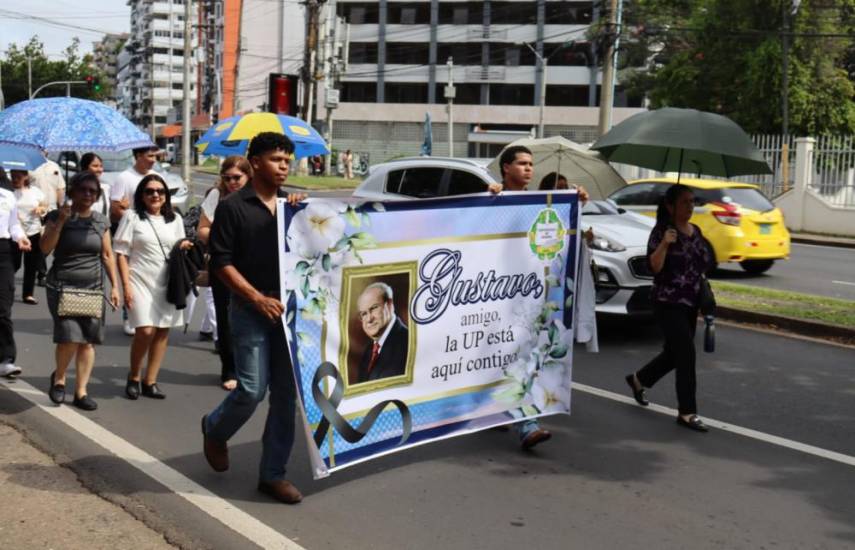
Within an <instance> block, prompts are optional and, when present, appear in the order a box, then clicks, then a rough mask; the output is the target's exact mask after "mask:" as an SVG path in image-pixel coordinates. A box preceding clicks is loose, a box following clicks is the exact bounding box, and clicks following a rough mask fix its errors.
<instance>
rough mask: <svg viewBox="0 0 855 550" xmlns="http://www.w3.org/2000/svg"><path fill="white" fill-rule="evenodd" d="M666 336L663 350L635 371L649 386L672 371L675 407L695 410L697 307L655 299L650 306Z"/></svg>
mask: <svg viewBox="0 0 855 550" xmlns="http://www.w3.org/2000/svg"><path fill="white" fill-rule="evenodd" d="M653 311H654V315H655V316H656V320H657V321H658V322H659V326H660V328H661V329H662V334H663V335H664V336H665V345H664V346H663V347H662V351H661V352H660V353H659V355H657V356H656V357H654V358H653V360H652V361H650V362H649V363H647V364H646V365H644V367H642V369H641V370H640V371H638V372H637V373H636V376H637V377H638V381H639V382H641V385H642V386H644V387H645V388H652V387H653V385H654V384H656V382H658V381H659V379H660V378H662V377H663V376H665V375H666V374H668V373H669V372H671V371H672V370H673V371H675V376H676V386H677V408H678V410H679V411H680V414H696V413H697V412H698V404H697V402H696V400H695V391H696V387H697V381H696V377H695V328H696V327H697V324H698V310H697V308H692V307H689V306H684V305H679V304H663V303H657V304H655V305H654V308H653Z"/></svg>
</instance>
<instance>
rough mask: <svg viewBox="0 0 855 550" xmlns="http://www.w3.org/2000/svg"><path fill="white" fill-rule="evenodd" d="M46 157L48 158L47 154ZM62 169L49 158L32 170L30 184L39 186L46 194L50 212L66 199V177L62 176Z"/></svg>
mask: <svg viewBox="0 0 855 550" xmlns="http://www.w3.org/2000/svg"><path fill="white" fill-rule="evenodd" d="M45 158H47V155H46V154H45ZM61 170H62V169H61V168H60V167H59V164H57V163H55V162H54V161H52V160H50V159H48V160H47V161H46V162H45V163H44V164H42V165H41V166H39V167H38V168H36V169H35V170H33V171H32V172H30V185H34V186H36V187H38V188H39V189H41V190H42V193H44V194H45V197H47V205H48V212H50V211H51V210H56V209H57V208H58V207H59V205H61V204H62V201H63V200H64V199H65V178H63V177H62V171H61Z"/></svg>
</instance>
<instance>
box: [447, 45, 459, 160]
mask: <svg viewBox="0 0 855 550" xmlns="http://www.w3.org/2000/svg"><path fill="white" fill-rule="evenodd" d="M445 64H446V65H447V66H448V84H447V85H446V86H445V99H447V100H448V107H447V109H448V156H449V158H454V96H455V94H456V92H457V91H456V90H455V88H454V59H452V58H451V57H449V58H448V61H446V62H445Z"/></svg>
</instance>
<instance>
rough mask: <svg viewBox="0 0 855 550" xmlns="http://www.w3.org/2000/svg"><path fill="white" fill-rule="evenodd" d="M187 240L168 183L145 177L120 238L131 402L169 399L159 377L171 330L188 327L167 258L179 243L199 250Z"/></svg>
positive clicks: (127, 387)
mask: <svg viewBox="0 0 855 550" xmlns="http://www.w3.org/2000/svg"><path fill="white" fill-rule="evenodd" d="M184 237H185V235H184V223H183V222H182V221H181V216H179V215H178V214H176V213H175V212H174V211H173V210H172V202H171V200H170V198H169V188H168V187H167V186H166V182H164V181H163V178H161V177H160V176H159V175H157V174H149V175H147V176H145V177H144V178H143V179H142V180H141V181H140V183H139V185H138V186H137V189H136V191H135V192H134V203H133V205H132V207H131V208H128V209H127V210H126V211H125V213H124V215H123V216H122V220H121V221H120V222H119V228H118V229H117V230H116V236H115V241H116V253H117V254H118V264H119V274H120V276H121V279H122V289H123V291H124V296H125V307H126V308H127V309H128V321H129V322H130V324H131V326H132V327H133V328H134V329H135V331H134V339H133V341H132V342H131V371H130V373H129V374H128V380H127V383H126V384H125V394H126V395H127V396H128V399H137V398H139V396H140V395H142V396H144V397H150V398H153V399H164V398H166V394H164V393H163V392H162V391H160V388H159V387H158V385H157V375H158V372H159V371H160V365H161V363H162V362H163V357H164V355H166V347H167V345H168V343H169V329H170V328H171V327H178V326H182V325H183V324H184V310H179V309H176V308H175V306H174V305H173V304H170V303H169V302H168V301H167V299H166V290H167V283H168V270H167V263H168V262H167V255H168V254H169V251H170V250H172V247H173V246H174V245H175V243H176V242H178V241H183V242H182V244H181V247H182V248H185V249H186V248H190V247H191V246H193V243H192V242H191V241H189V240H186V239H185V238H184ZM146 358H147V359H148V361H147V365H146V369H145V377H144V378H143V376H142V371H143V361H144V360H146Z"/></svg>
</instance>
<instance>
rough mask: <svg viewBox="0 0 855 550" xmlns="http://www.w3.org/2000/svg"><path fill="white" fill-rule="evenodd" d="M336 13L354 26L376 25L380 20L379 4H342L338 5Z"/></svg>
mask: <svg viewBox="0 0 855 550" xmlns="http://www.w3.org/2000/svg"><path fill="white" fill-rule="evenodd" d="M336 12H337V13H338V15H339V17H344V18H345V20H347V22H348V23H353V24H354V25H376V24H377V23H378V21H379V20H380V12H379V5H378V3H377V2H342V3H338V4H337V5H336Z"/></svg>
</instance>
